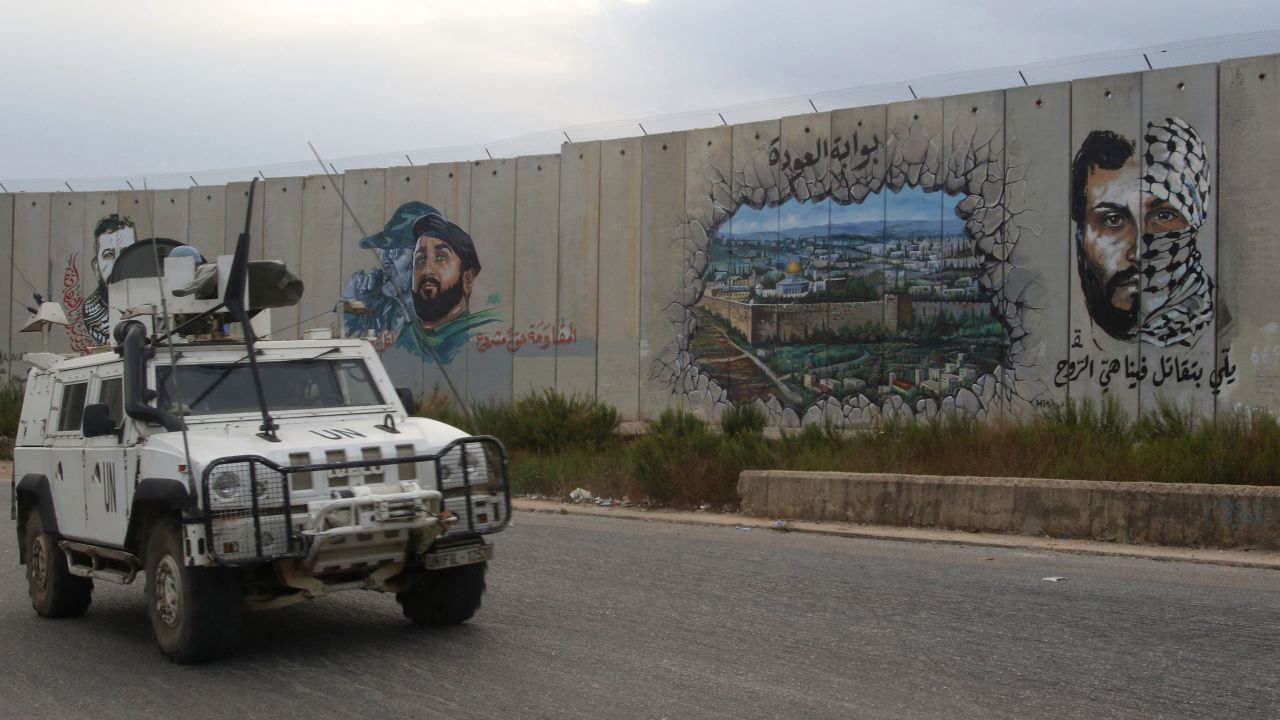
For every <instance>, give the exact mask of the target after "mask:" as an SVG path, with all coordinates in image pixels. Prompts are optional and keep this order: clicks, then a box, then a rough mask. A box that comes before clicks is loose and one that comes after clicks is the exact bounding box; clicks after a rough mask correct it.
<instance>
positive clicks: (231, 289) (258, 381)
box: [222, 177, 280, 442]
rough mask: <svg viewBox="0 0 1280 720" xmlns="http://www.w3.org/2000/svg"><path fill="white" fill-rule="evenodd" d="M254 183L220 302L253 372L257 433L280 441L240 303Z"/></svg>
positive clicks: (246, 274) (254, 181)
mask: <svg viewBox="0 0 1280 720" xmlns="http://www.w3.org/2000/svg"><path fill="white" fill-rule="evenodd" d="M257 186H258V178H256V177H255V178H253V179H252V180H250V181H249V202H248V205H247V207H246V209H245V212H244V232H242V233H240V237H239V238H238V239H237V240H236V254H235V256H234V257H233V258H232V260H231V277H230V278H228V279H227V294H226V296H225V297H224V298H223V299H222V304H223V305H225V306H226V307H227V309H228V310H230V311H231V315H232V317H234V318H235V319H236V320H238V321H239V322H240V330H241V332H242V333H243V334H244V348H245V351H246V352H247V353H248V355H249V374H250V375H252V376H253V391H254V393H255V394H256V395H257V396H258V407H259V408H261V410H262V426H261V427H259V428H258V429H259V430H260V431H261V432H259V433H258V437H260V438H262V439H263V440H267V441H270V442H280V438H279V437H277V436H276V429H277V428H278V427H279V426H278V425H276V424H275V421H273V420H272V419H271V411H270V409H269V408H268V407H267V396H266V394H265V393H264V392H263V391H262V377H261V376H260V375H259V374H258V353H257V351H256V350H254V349H253V342H254V340H255V339H256V338H255V336H254V334H253V326H252V325H250V324H249V313H248V311H247V309H246V308H245V306H244V299H245V295H246V294H247V291H248V285H249V226H250V223H251V222H252V220H253V194H254V189H255V188H257Z"/></svg>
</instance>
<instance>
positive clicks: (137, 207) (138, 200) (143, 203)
mask: <svg viewBox="0 0 1280 720" xmlns="http://www.w3.org/2000/svg"><path fill="white" fill-rule="evenodd" d="M116 196H117V209H118V212H119V213H120V217H122V218H128V219H129V220H131V221H133V233H134V236H135V237H137V238H138V239H139V240H141V239H142V238H149V237H155V234H154V233H152V232H151V212H150V210H149V207H150V206H149V204H148V203H149V201H148V193H147V192H146V191H144V190H121V191H120V192H118V193H117V194H116Z"/></svg>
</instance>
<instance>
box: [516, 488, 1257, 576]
mask: <svg viewBox="0 0 1280 720" xmlns="http://www.w3.org/2000/svg"><path fill="white" fill-rule="evenodd" d="M512 506H513V507H514V508H515V509H516V510H517V511H522V512H534V513H549V514H556V515H583V516H594V517H611V518H617V519H621V520H646V521H649V522H665V523H672V524H676V525H700V526H704V527H723V528H735V527H741V528H751V529H753V530H774V529H775V528H774V521H772V520H764V519H761V518H756V517H748V516H746V515H740V514H737V513H704V512H679V511H674V510H635V509H630V508H622V507H609V508H604V507H599V506H596V505H578V504H572V503H561V502H554V501H549V500H529V499H525V498H513V499H512ZM786 528H787V530H788V531H791V532H801V533H809V534H812V535H828V536H833V537H844V538H852V539H862V540H897V541H901V542H918V543H934V544H941V545H966V546H971V547H991V548H1005V549H1019V550H1042V551H1049V552H1059V553H1068V554H1072V555H1095V556H1101V557H1128V558H1140V559H1144V560H1161V561H1166V562H1191V563H1199V564H1202V565H1222V566H1226V567H1240V568H1254V569H1261V570H1280V552H1272V551H1267V550H1216V549H1207V548H1180V547H1162V546H1154V545H1128V544H1123V543H1108V542H1100V541H1096V540H1068V539H1055V538H1047V537H1030V536H1023V535H1002V534H997V533H972V532H965V531H962V530H933V529H923V528H901V527H888V526H881V525H844V524H836V523H818V522H808V521H802V520H800V521H787V524H786Z"/></svg>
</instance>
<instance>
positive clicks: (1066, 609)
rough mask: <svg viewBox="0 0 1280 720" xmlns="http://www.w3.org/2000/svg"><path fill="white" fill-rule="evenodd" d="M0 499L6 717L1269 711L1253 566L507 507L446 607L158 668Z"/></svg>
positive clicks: (377, 610)
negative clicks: (74, 613) (53, 617)
mask: <svg viewBox="0 0 1280 720" xmlns="http://www.w3.org/2000/svg"><path fill="white" fill-rule="evenodd" d="M8 489H9V488H8V487H3V486H0V491H7V490H8ZM4 494H6V495H7V493H4ZM7 499H8V498H7V496H6V497H5V498H4V500H6V501H7ZM7 516H8V514H7V512H6V513H5V514H4V518H5V519H4V520H3V521H0V716H2V717H5V718H9V717H14V718H42V717H47V718H60V719H63V720H72V719H75V718H86V719H87V718H93V719H94V720H108V719H110V718H138V717H165V718H181V719H182V720H203V719H204V718H219V719H225V718H237V720H239V719H241V718H245V719H247V718H269V719H270V720H279V719H280V718H294V717H306V718H315V719H320V718H344V719H349V718H353V717H359V718H448V719H450V720H460V719H462V718H557V719H563V718H654V719H657V718H673V719H674V718H795V719H812V718H840V719H841V720H850V719H853V718H946V719H948V720H954V719H955V718H1030V717H1035V718H1156V717H1159V718H1217V717H1222V718H1228V717H1229V718H1275V717H1280V572H1277V571H1275V570H1260V569H1248V568H1232V567H1219V566H1212V565H1197V564H1189V563H1170V562H1156V561H1151V560H1138V559H1129V558H1104V557H1089V556H1076V555H1066V554H1056V553H1050V552H1043V551H1027V550H1017V549H993V548H981V547H956V546H946V545H930V544H923V543H906V542H891V541H883V540H866V539H850V538H839V537H822V536H815V535H805V534H800V533H781V532H773V531H769V530H761V529H756V530H751V531H745V530H741V529H735V528H732V527H699V526H686V525H674V524H668V523H659V522H643V521H633V520H622V519H612V518H596V517H580V516H574V515H551V514H541V513H528V512H522V513H519V514H517V515H516V519H515V524H514V526H513V527H512V528H510V529H509V530H508V531H506V532H504V533H502V534H501V535H499V536H497V545H498V558H497V560H496V561H495V563H494V565H493V567H492V568H491V571H490V573H489V584H490V591H489V594H488V595H487V596H486V600H485V604H484V607H483V608H482V609H481V611H480V612H479V614H478V615H477V617H476V618H475V619H474V620H473V621H472V622H471V623H470V624H468V625H466V626H463V627H459V628H454V629H449V630H439V631H423V630H418V629H415V628H413V627H412V626H410V625H408V623H407V622H406V621H404V620H403V618H402V617H401V616H400V613H399V608H398V607H397V605H396V604H395V602H394V600H393V598H391V597H390V596H385V595H376V594H372V593H365V592H353V593H345V594H341V595H338V596H335V597H332V598H328V599H324V600H321V601H317V602H314V603H310V604H306V605H302V606H296V607H292V608H287V609H284V610H278V611H274V612H270V613H261V614H254V615H251V616H249V618H248V619H247V621H246V625H245V630H246V633H245V639H244V642H243V644H242V647H241V649H240V651H239V652H238V654H236V655H235V656H233V657H231V658H229V659H227V660H224V661H222V662H219V663H216V664H211V665H205V666H197V667H180V666H174V665H170V664H169V663H167V662H165V661H164V660H163V659H162V658H161V656H160V655H159V653H158V651H157V650H156V649H155V647H154V645H153V643H152V640H151V638H150V635H149V629H148V626H147V622H146V619H145V617H144V611H143V604H142V589H141V587H140V585H137V584H135V585H134V586H130V587H120V586H115V585H110V584H107V583H102V582H99V583H98V585H97V588H96V589H95V595H94V604H93V606H92V608H91V609H90V611H89V613H88V614H87V615H86V616H85V617H83V618H79V619H75V620H64V621H47V620H40V619H38V618H37V617H36V616H35V615H34V613H33V612H32V610H31V608H30V606H29V604H28V601H27V597H26V587H25V581H24V577H23V574H22V569H21V568H20V567H19V566H18V565H17V557H16V546H15V543H16V540H15V534H14V528H13V523H12V522H11V521H9V520H8V519H7ZM1046 578H1061V579H1060V580H1058V581H1056V582H1051V581H1047V580H1046Z"/></svg>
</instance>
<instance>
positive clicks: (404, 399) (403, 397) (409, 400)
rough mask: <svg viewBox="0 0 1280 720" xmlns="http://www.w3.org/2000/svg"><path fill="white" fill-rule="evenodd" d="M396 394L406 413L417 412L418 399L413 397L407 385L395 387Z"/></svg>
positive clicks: (413, 413) (412, 413)
mask: <svg viewBox="0 0 1280 720" xmlns="http://www.w3.org/2000/svg"><path fill="white" fill-rule="evenodd" d="M396 396H397V397H399V398H400V404H401V405H404V412H405V414H406V415H416V414H418V401H417V400H416V399H415V398H414V397H413V390H410V389H409V388H407V387H398V388H396Z"/></svg>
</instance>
